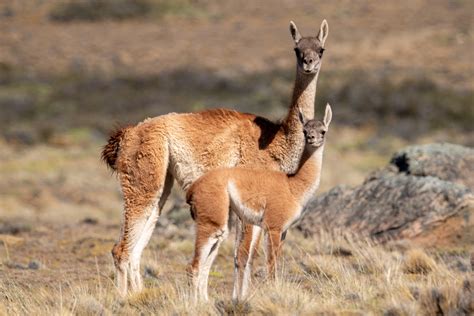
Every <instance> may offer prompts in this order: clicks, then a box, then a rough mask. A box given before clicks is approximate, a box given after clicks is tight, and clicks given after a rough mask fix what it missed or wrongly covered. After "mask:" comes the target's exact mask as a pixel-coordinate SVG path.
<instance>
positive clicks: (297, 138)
mask: <svg viewBox="0 0 474 316" xmlns="http://www.w3.org/2000/svg"><path fill="white" fill-rule="evenodd" d="M297 67H298V66H297ZM318 74H319V71H318V73H316V74H303V73H301V72H300V71H299V70H298V68H297V69H296V80H295V85H294V87H293V97H292V101H291V106H290V109H289V111H288V115H287V116H286V118H285V119H284V120H283V122H282V124H281V127H280V131H281V132H282V134H281V135H282V136H283V138H281V139H280V140H279V141H276V142H274V146H272V148H271V149H270V151H271V152H272V155H274V157H278V160H279V163H280V170H281V171H283V172H285V173H287V174H293V173H295V172H296V171H297V170H298V169H297V168H298V163H299V161H300V160H301V157H302V154H303V150H304V148H305V138H304V135H303V124H302V123H301V121H300V118H299V111H300V109H301V112H302V113H303V115H304V117H305V119H308V120H309V119H312V118H313V117H314V100H315V97H316V83H317V81H318Z"/></svg>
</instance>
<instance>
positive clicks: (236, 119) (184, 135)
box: [119, 109, 279, 190]
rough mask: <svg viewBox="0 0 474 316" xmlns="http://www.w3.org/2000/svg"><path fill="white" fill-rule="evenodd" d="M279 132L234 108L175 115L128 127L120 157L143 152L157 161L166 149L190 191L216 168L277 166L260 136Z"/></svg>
mask: <svg viewBox="0 0 474 316" xmlns="http://www.w3.org/2000/svg"><path fill="white" fill-rule="evenodd" d="M262 121H264V122H265V124H263V125H262V123H261V122H262ZM278 130H279V125H278V124H275V123H272V122H270V121H267V120H264V119H262V118H259V117H257V116H255V115H252V114H246V113H239V112H237V111H233V110H225V109H215V110H207V111H203V112H198V113H189V114H176V113H171V114H167V115H162V116H158V117H155V118H152V119H147V120H145V121H143V122H141V123H139V124H138V125H136V126H134V127H131V128H129V130H127V135H125V136H123V138H122V143H121V150H120V154H119V158H120V157H126V159H127V164H133V161H131V159H130V158H131V157H136V156H139V155H140V153H143V154H151V155H152V156H153V155H154V156H157V158H156V159H159V157H158V156H159V155H160V154H161V151H162V150H161V149H160V148H165V149H166V150H167V151H168V157H167V158H169V161H168V163H169V168H168V170H169V171H170V172H171V173H172V174H173V176H174V178H175V179H176V180H177V181H178V183H179V184H180V186H181V187H182V188H183V189H185V190H186V189H187V188H188V187H189V185H190V184H191V183H192V182H193V181H195V180H196V179H197V178H198V177H199V176H201V175H202V174H204V173H206V172H207V171H209V170H213V169H217V168H223V167H234V166H238V165H247V166H263V167H264V168H267V169H273V170H278V169H279V164H278V161H277V160H275V159H274V157H272V155H271V153H270V152H269V151H268V150H267V148H261V141H262V138H265V137H268V134H269V133H276V132H277V131H278ZM119 160H120V159H119ZM150 167H151V168H152V167H153V166H150ZM122 169H123V168H122ZM119 171H120V168H119Z"/></svg>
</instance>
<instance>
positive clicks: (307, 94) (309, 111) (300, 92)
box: [284, 66, 319, 129]
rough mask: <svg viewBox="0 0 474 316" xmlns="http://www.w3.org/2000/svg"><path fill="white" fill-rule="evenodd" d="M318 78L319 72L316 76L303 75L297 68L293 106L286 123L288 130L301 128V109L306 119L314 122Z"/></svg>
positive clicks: (292, 99)
mask: <svg viewBox="0 0 474 316" xmlns="http://www.w3.org/2000/svg"><path fill="white" fill-rule="evenodd" d="M318 76H319V71H318V72H317V73H316V74H303V73H302V72H301V71H299V70H298V66H297V69H296V80H295V86H294V87H293V96H292V98H291V106H290V110H289V111H288V115H287V117H286V119H285V121H284V125H286V126H287V128H289V129H292V128H295V127H296V128H300V127H301V126H300V124H301V123H300V122H299V117H298V112H299V109H301V112H302V113H303V115H304V117H305V119H307V120H312V119H313V118H314V100H315V99H316V85H317V82H318Z"/></svg>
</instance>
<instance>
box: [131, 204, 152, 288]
mask: <svg viewBox="0 0 474 316" xmlns="http://www.w3.org/2000/svg"><path fill="white" fill-rule="evenodd" d="M146 214H148V217H147V218H146V219H143V220H140V221H139V222H137V223H136V224H135V225H134V227H133V228H132V231H131V236H130V237H131V238H130V241H131V242H130V246H131V247H130V263H129V271H130V285H131V290H132V292H137V291H141V290H142V288H143V283H142V279H141V275H140V259H141V256H142V253H143V250H144V249H145V247H146V245H147V244H148V242H149V241H150V238H151V235H152V234H153V230H154V229H155V224H156V221H157V220H158V217H159V213H158V205H157V202H156V201H155V202H154V203H153V204H152V205H151V206H150V208H149V211H148V212H146Z"/></svg>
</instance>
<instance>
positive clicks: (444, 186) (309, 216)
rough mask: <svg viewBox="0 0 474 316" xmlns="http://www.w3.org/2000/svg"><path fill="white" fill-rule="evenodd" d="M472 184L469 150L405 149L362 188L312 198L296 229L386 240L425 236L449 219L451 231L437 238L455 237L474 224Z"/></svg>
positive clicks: (453, 147)
mask: <svg viewBox="0 0 474 316" xmlns="http://www.w3.org/2000/svg"><path fill="white" fill-rule="evenodd" d="M473 181H474V150H473V149H470V148H466V147H462V146H457V145H451V144H433V145H423V146H412V147H408V148H406V149H404V150H401V151H400V152H398V153H396V154H395V155H394V156H393V158H392V160H391V162H390V164H389V165H388V166H387V167H385V168H384V169H382V170H379V171H376V172H374V173H372V174H371V175H369V176H368V177H367V179H366V180H365V181H364V183H362V184H361V185H359V186H357V187H354V188H349V187H342V186H338V187H335V188H333V189H332V190H330V191H329V192H327V193H326V194H323V195H321V196H319V197H317V198H315V199H314V200H313V201H312V202H310V204H309V205H308V207H307V208H306V210H305V214H304V216H303V218H302V219H301V220H300V222H299V223H298V224H297V226H296V227H297V229H299V230H301V231H302V232H303V233H304V234H305V235H307V236H311V235H313V234H315V233H318V232H320V230H321V228H324V229H329V230H336V231H344V232H353V233H356V234H360V235H364V236H368V237H372V238H376V239H379V240H387V239H397V238H414V237H419V236H426V234H427V233H429V232H432V231H435V230H439V227H440V226H442V225H443V224H444V225H447V223H448V221H449V222H450V223H451V224H450V229H449V231H448V232H442V233H440V232H439V231H437V234H438V235H439V237H441V236H443V237H442V238H445V237H446V236H445V235H446V234H448V235H450V234H452V235H459V234H460V232H461V231H463V230H464V229H466V227H468V226H471V225H472V221H473V219H472V215H473V214H474V195H473V187H474V182H473ZM452 223H455V224H452ZM451 226H454V228H452V227H451ZM448 237H450V236H448Z"/></svg>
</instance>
